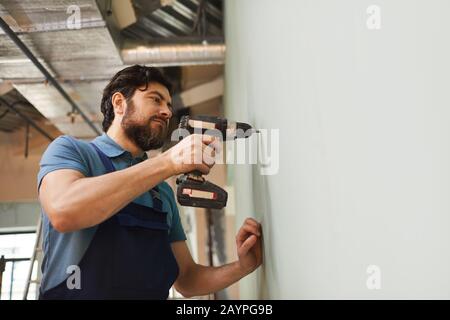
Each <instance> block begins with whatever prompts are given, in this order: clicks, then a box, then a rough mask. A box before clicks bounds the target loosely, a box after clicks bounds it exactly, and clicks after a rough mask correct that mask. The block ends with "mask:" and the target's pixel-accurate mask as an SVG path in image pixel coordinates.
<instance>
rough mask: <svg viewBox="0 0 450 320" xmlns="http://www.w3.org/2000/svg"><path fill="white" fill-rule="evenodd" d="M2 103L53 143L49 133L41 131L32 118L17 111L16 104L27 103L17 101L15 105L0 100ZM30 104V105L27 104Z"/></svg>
mask: <svg viewBox="0 0 450 320" xmlns="http://www.w3.org/2000/svg"><path fill="white" fill-rule="evenodd" d="M0 102H2V103H3V104H4V105H5V106H7V107H8V108H10V109H11V110H12V111H14V112H15V113H16V114H17V115H18V116H19V117H21V118H22V119H23V120H25V121H26V122H27V123H29V124H30V125H31V126H32V127H33V128H35V129H36V130H37V131H39V133H40V134H42V135H43V136H44V137H46V138H47V139H49V140H50V141H53V138H52V137H51V136H50V135H49V134H48V133H47V132H45V131H44V130H43V129H41V128H40V127H39V126H38V125H37V124H36V122H34V120H33V119H31V118H30V117H28V116H26V115H24V114H23V113H22V112H20V111H19V110H17V108H16V107H15V105H16V104H19V103H26V102H23V101H16V102H14V103H13V104H9V103H8V102H6V100H5V99H3V98H0ZM27 104H28V103H27Z"/></svg>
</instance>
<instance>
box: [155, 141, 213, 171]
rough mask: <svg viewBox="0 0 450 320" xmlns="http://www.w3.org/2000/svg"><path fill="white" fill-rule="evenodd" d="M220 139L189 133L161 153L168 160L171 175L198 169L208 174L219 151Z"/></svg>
mask: <svg viewBox="0 0 450 320" xmlns="http://www.w3.org/2000/svg"><path fill="white" fill-rule="evenodd" d="M221 148H222V145H221V141H219V140H218V139H216V138H214V137H211V136H208V135H201V134H191V135H189V136H187V137H186V138H184V139H183V140H181V141H180V142H179V143H177V144H176V145H175V146H173V147H172V148H170V149H169V150H167V151H166V152H164V153H163V154H162V156H163V157H165V158H166V159H167V161H169V163H170V166H171V170H170V171H171V173H172V175H178V174H182V173H187V172H191V171H194V170H198V171H200V172H201V173H203V174H208V173H209V170H210V169H211V168H212V166H213V165H214V163H215V155H216V154H219V153H220V152H221Z"/></svg>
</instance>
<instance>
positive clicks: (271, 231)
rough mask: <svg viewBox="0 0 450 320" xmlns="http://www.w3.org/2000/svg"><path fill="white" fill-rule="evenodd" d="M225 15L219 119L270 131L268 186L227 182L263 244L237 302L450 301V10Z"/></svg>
mask: <svg viewBox="0 0 450 320" xmlns="http://www.w3.org/2000/svg"><path fill="white" fill-rule="evenodd" d="M372 4H375V5H378V6H379V7H380V8H381V29H379V30H369V29H368V28H367V25H366V20H367V18H368V15H367V13H366V9H367V8H368V7H369V6H370V5H372ZM225 5H226V43H227V60H226V95H225V103H226V112H227V116H229V117H230V118H234V119H236V120H240V121H249V122H251V123H252V124H254V125H255V126H257V127H259V128H269V129H270V128H279V129H280V169H279V172H278V174H276V175H272V176H261V175H259V174H258V167H257V166H242V165H240V166H239V165H235V166H231V168H230V170H229V172H230V173H229V183H230V184H234V185H235V188H236V203H237V208H238V214H239V215H238V219H237V222H238V223H239V222H241V221H242V220H243V219H244V217H246V216H249V215H253V216H255V217H257V218H258V219H260V220H262V222H263V228H264V237H265V255H266V256H265V266H264V267H263V268H262V269H261V270H260V272H259V273H258V274H257V275H256V276H253V277H251V278H249V279H246V280H244V281H243V282H242V283H241V298H258V297H262V298H294V299H303V298H361V299H365V298H375V299H378V298H382V299H390V298H450V230H449V229H450V125H449V124H450V94H449V92H450V58H449V57H450V41H449V39H450V19H448V14H449V12H450V2H449V1H448V0H430V1H423V0H389V1H388V0H385V1H382V0H377V1H367V0H340V1H332V0H328V1H326V0H310V1H308V0H290V1H289V0H284V1H280V0H278V1H274V0H272V1H269V0H245V1H242V0H226V1H225ZM369 265H377V266H379V267H380V268H381V289H380V290H369V289H368V288H367V286H366V280H367V278H368V274H367V273H366V268H367V267H368V266H369Z"/></svg>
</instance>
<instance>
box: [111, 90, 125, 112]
mask: <svg viewBox="0 0 450 320" xmlns="http://www.w3.org/2000/svg"><path fill="white" fill-rule="evenodd" d="M111 102H112V105H113V107H114V113H115V114H116V115H118V116H123V115H124V113H125V109H126V107H127V101H126V99H125V97H124V95H123V94H122V93H120V92H115V93H114V94H113V96H112V97H111Z"/></svg>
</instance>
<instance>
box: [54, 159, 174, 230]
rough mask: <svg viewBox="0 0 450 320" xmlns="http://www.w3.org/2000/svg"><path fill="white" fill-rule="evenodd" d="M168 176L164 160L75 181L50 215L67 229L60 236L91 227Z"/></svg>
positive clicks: (150, 160)
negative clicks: (56, 217)
mask: <svg viewBox="0 0 450 320" xmlns="http://www.w3.org/2000/svg"><path fill="white" fill-rule="evenodd" d="M170 175H171V172H170V168H169V167H168V165H167V161H166V160H165V158H164V157H162V156H158V157H155V158H152V159H148V160H146V161H144V162H142V163H140V164H137V165H135V166H132V167H130V168H127V169H123V170H119V171H116V172H112V173H109V174H105V175H101V176H98V177H87V178H81V179H77V180H75V181H74V182H72V183H71V184H70V187H69V188H68V189H67V191H66V192H64V193H62V194H61V195H60V197H59V199H56V201H55V204H54V208H53V211H54V215H57V216H58V217H59V218H61V219H62V220H63V221H65V223H66V224H67V225H64V223H63V225H64V227H63V228H62V229H63V230H64V232H69V231H75V230H79V229H83V228H87V227H92V226H95V225H97V224H99V223H101V222H103V221H105V220H106V219H108V218H109V217H111V216H112V215H113V214H115V213H117V212H118V211H119V210H120V209H121V208H123V207H124V206H125V205H127V204H128V203H130V202H131V201H133V200H134V199H135V198H136V197H138V196H139V195H141V194H143V193H144V192H146V191H148V190H149V189H151V188H153V187H154V186H155V185H157V184H159V183H160V182H161V181H163V180H165V179H166V178H168V177H169V176H170Z"/></svg>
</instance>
